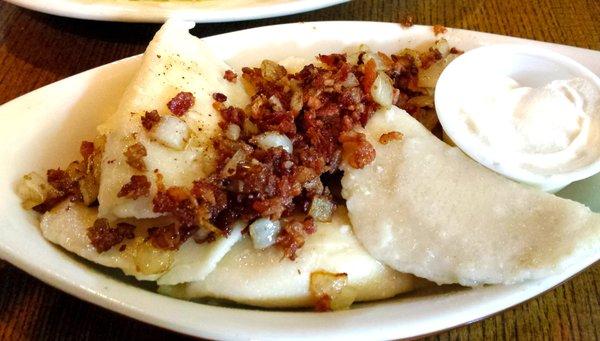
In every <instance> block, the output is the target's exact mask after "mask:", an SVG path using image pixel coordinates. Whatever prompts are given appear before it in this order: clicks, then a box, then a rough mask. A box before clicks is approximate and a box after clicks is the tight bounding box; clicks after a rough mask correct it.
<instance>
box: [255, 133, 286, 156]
mask: <svg viewBox="0 0 600 341" xmlns="http://www.w3.org/2000/svg"><path fill="white" fill-rule="evenodd" d="M252 139H253V140H254V142H255V143H256V144H257V145H258V146H259V147H260V148H262V149H264V150H267V149H269V148H277V147H281V148H283V150H285V151H286V152H288V153H290V154H292V151H293V149H294V145H293V144H292V140H290V138H289V137H287V136H285V135H283V134H280V133H277V132H274V131H269V132H266V133H264V134H261V135H258V136H255V137H253V138H252Z"/></svg>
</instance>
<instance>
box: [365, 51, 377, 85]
mask: <svg viewBox="0 0 600 341" xmlns="http://www.w3.org/2000/svg"><path fill="white" fill-rule="evenodd" d="M375 78H377V64H375V60H373V59H372V58H371V59H369V61H368V62H367V64H365V74H364V76H363V79H362V88H363V91H364V92H365V93H370V92H371V87H372V86H373V83H375Z"/></svg>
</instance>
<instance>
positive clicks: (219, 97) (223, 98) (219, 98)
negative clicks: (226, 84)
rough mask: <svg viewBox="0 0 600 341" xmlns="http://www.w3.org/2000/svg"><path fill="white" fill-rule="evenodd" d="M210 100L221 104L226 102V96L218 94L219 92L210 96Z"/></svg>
mask: <svg viewBox="0 0 600 341" xmlns="http://www.w3.org/2000/svg"><path fill="white" fill-rule="evenodd" d="M212 98H213V99H214V100H215V101H217V102H220V103H223V102H225V101H226V100H227V96H225V95H224V94H222V93H220V92H215V93H214V94H212Z"/></svg>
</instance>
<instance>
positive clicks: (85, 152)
mask: <svg viewBox="0 0 600 341" xmlns="http://www.w3.org/2000/svg"><path fill="white" fill-rule="evenodd" d="M79 153H81V156H83V160H84V162H87V160H89V158H90V157H91V156H92V155H93V154H94V142H90V141H82V142H81V146H80V147H79Z"/></svg>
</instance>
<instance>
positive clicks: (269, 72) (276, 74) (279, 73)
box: [260, 59, 287, 81]
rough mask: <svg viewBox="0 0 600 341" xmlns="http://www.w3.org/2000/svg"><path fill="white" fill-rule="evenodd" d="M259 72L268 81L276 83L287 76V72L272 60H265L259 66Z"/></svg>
mask: <svg viewBox="0 0 600 341" xmlns="http://www.w3.org/2000/svg"><path fill="white" fill-rule="evenodd" d="M260 72H261V74H262V76H263V77H264V78H266V79H267V80H269V81H277V80H279V79H280V78H281V77H284V76H285V75H287V70H286V69H285V68H284V67H283V66H281V65H279V64H277V63H275V62H274V61H272V60H268V59H265V60H263V61H262V63H261V64H260Z"/></svg>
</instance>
